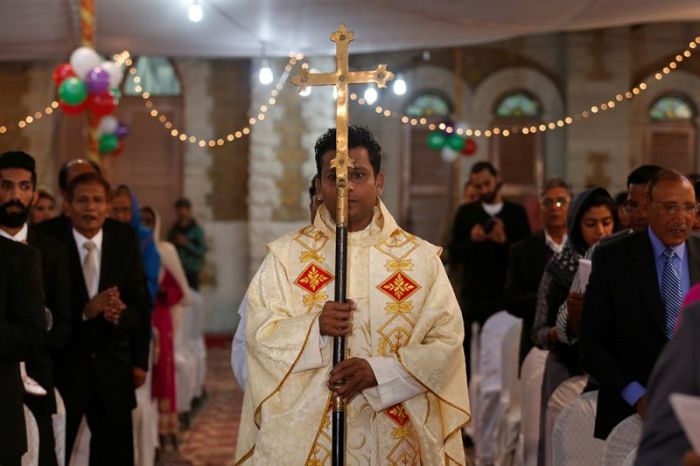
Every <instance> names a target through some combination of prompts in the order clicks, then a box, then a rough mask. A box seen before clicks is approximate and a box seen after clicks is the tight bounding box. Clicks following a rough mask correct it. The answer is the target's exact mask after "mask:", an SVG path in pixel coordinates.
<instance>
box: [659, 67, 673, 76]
mask: <svg viewBox="0 0 700 466" xmlns="http://www.w3.org/2000/svg"><path fill="white" fill-rule="evenodd" d="M661 71H663V73H664V74H669V73H670V72H671V69H670V68H669V67H668V66H664V69H663V70H661Z"/></svg>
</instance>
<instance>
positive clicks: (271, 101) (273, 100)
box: [267, 97, 277, 105]
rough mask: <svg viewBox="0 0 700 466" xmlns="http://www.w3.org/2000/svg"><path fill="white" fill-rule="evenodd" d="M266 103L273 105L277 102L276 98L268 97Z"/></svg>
mask: <svg viewBox="0 0 700 466" xmlns="http://www.w3.org/2000/svg"><path fill="white" fill-rule="evenodd" d="M267 103H268V104H270V105H275V104H276V103H277V99H275V98H274V97H270V100H268V101H267Z"/></svg>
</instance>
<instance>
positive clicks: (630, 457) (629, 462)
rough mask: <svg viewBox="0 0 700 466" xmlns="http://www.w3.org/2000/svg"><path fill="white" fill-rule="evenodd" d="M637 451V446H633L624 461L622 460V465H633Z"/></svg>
mask: <svg viewBox="0 0 700 466" xmlns="http://www.w3.org/2000/svg"><path fill="white" fill-rule="evenodd" d="M638 452H639V447H634V450H632V451H631V452H629V454H628V455H627V458H625V461H623V462H622V466H634V463H635V461H637V453H638Z"/></svg>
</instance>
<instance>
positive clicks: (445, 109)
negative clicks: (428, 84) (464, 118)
mask: <svg viewBox="0 0 700 466" xmlns="http://www.w3.org/2000/svg"><path fill="white" fill-rule="evenodd" d="M406 114H407V115H408V116H411V117H426V118H430V117H447V116H449V115H450V104H449V103H448V102H447V100H445V99H444V98H442V97H440V96H439V95H437V94H432V93H426V94H421V95H419V96H418V97H416V98H415V99H413V101H412V102H411V103H410V104H409V105H408V107H407V108H406Z"/></svg>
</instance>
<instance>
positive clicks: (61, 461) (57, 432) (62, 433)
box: [51, 388, 66, 466]
mask: <svg viewBox="0 0 700 466" xmlns="http://www.w3.org/2000/svg"><path fill="white" fill-rule="evenodd" d="M54 395H55V396H56V413H55V414H52V415H51V423H52V424H53V437H54V441H55V443H56V461H57V462H58V466H64V465H65V464H66V405H65V403H64V402H63V397H62V396H61V394H60V393H59V392H58V389H57V388H55V389H54Z"/></svg>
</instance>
